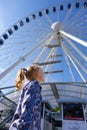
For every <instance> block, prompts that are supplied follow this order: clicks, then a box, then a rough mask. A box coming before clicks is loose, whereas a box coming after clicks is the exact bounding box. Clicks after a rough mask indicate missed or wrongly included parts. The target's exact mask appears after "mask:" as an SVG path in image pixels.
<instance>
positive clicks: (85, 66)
mask: <svg viewBox="0 0 87 130" xmlns="http://www.w3.org/2000/svg"><path fill="white" fill-rule="evenodd" d="M86 50H87V2H86V0H82V1H80V0H73V1H72V0H71V1H68V0H66V1H65V2H60V3H58V4H57V5H54V6H52V7H48V8H46V9H42V10H39V11H37V12H34V13H32V14H29V15H27V16H26V17H24V18H23V19H21V20H19V21H17V22H16V23H15V24H14V25H12V26H10V27H9V28H8V29H7V30H6V31H5V32H4V33H3V34H2V35H1V37H0V87H1V88H3V87H6V86H7V87H8V86H12V85H14V79H15V76H16V73H17V71H18V70H19V69H20V68H22V67H27V66H29V65H30V64H32V63H34V64H38V65H40V66H41V67H42V69H43V71H44V73H45V75H46V82H49V81H51V82H56V81H57V82H61V83H63V82H84V83H86V81H87V51H86ZM13 89H14V88H11V89H10V90H13Z"/></svg>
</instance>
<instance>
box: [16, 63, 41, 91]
mask: <svg viewBox="0 0 87 130" xmlns="http://www.w3.org/2000/svg"><path fill="white" fill-rule="evenodd" d="M39 69H41V68H40V66H38V65H36V64H34V65H31V66H29V67H28V68H27V69H25V68H21V69H20V70H19V72H18V74H17V77H16V80H15V85H16V87H17V89H18V90H21V89H22V86H23V83H24V80H25V78H26V79H27V80H35V79H36V77H35V75H34V73H35V72H37V71H39Z"/></svg>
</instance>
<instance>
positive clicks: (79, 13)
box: [65, 8, 86, 27]
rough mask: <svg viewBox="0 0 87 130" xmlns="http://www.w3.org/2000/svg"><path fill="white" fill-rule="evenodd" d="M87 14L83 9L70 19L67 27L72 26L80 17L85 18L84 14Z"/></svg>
mask: <svg viewBox="0 0 87 130" xmlns="http://www.w3.org/2000/svg"><path fill="white" fill-rule="evenodd" d="M85 12H86V10H84V8H81V9H80V10H79V11H78V12H77V13H76V14H75V15H73V17H70V20H68V21H67V23H66V24H65V26H66V27H68V26H71V25H72V24H73V23H74V22H75V21H76V20H78V19H79V18H80V17H82V16H84V15H83V14H84V13H85Z"/></svg>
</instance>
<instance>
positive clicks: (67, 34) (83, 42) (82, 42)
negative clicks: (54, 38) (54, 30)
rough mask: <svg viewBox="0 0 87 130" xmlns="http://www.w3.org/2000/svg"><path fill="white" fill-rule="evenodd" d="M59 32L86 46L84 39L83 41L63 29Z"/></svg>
mask: <svg viewBox="0 0 87 130" xmlns="http://www.w3.org/2000/svg"><path fill="white" fill-rule="evenodd" d="M60 33H61V34H63V35H64V36H66V37H68V38H70V39H72V40H73V41H75V42H77V43H79V44H81V45H83V46H85V47H87V42H85V41H83V40H81V39H79V38H77V37H75V36H73V35H71V34H69V33H66V32H65V31H62V30H60Z"/></svg>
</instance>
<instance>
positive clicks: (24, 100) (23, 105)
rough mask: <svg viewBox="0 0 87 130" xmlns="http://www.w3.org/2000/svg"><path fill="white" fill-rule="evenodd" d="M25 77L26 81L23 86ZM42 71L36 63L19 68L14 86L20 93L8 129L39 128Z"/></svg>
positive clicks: (27, 129)
mask: <svg viewBox="0 0 87 130" xmlns="http://www.w3.org/2000/svg"><path fill="white" fill-rule="evenodd" d="M25 79H27V80H28V83H27V84H26V85H25V86H24V87H23V84H24V81H25ZM43 81H44V73H43V71H42V69H41V68H40V67H39V66H37V65H32V66H30V67H28V69H25V68H22V69H20V71H19V73H18V75H17V78H16V87H17V88H18V89H19V90H20V89H22V88H23V89H22V93H21V96H20V99H19V102H18V106H17V109H16V112H15V114H14V117H13V121H12V124H11V126H10V128H9V130H41V102H42V97H41V86H40V84H39V82H43Z"/></svg>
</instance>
